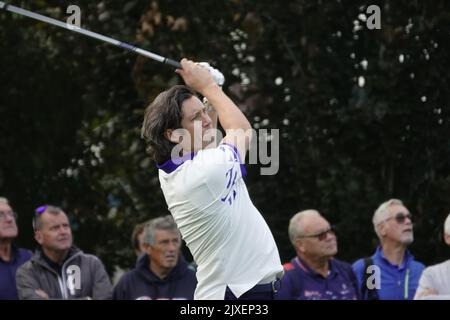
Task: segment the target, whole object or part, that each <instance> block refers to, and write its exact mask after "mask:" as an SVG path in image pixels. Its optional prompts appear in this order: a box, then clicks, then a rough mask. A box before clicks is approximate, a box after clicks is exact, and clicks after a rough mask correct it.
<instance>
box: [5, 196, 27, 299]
mask: <svg viewBox="0 0 450 320" xmlns="http://www.w3.org/2000/svg"><path fill="white" fill-rule="evenodd" d="M17 234H18V229H17V223H16V213H15V212H14V211H13V210H12V208H11V206H10V205H9V201H8V199H6V198H3V197H0V300H17V299H18V295H17V289H16V272H17V269H18V268H19V267H20V266H21V265H22V264H24V263H25V262H27V261H28V260H30V258H31V255H32V253H31V251H29V250H25V249H22V248H18V247H17V246H16V245H15V244H14V240H15V239H16V238H17Z"/></svg>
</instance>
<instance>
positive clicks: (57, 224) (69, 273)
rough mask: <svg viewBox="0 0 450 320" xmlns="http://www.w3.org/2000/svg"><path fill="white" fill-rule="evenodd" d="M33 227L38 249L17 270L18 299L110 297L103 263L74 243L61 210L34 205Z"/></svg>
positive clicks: (109, 286) (109, 283) (66, 219)
mask: <svg viewBox="0 0 450 320" xmlns="http://www.w3.org/2000/svg"><path fill="white" fill-rule="evenodd" d="M33 228H34V238H35V239H36V241H37V242H38V243H39V248H38V249H37V250H36V252H35V253H34V255H33V257H32V258H31V260H30V261H28V262H27V263H25V264H24V265H22V266H21V267H20V268H19V270H18V271H17V277H16V279H17V291H18V293H19V298H20V299H23V300H35V299H99V300H102V299H110V298H111V296H112V286H111V282H110V280H109V278H108V275H107V274H106V271H105V268H104V266H103V264H102V262H101V261H100V260H99V259H98V258H97V257H96V256H93V255H89V254H85V253H83V252H82V251H81V250H79V249H78V248H76V247H75V246H73V244H72V231H71V228H70V224H69V219H68V218H67V215H66V214H65V213H64V211H63V210H61V209H60V208H58V207H54V206H50V205H45V206H42V207H39V208H37V209H36V213H35V217H34V220H33Z"/></svg>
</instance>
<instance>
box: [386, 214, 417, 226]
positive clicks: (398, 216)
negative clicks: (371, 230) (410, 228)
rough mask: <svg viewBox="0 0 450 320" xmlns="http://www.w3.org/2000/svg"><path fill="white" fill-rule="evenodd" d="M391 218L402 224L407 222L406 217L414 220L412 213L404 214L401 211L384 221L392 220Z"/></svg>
mask: <svg viewBox="0 0 450 320" xmlns="http://www.w3.org/2000/svg"><path fill="white" fill-rule="evenodd" d="M391 219H395V221H396V222H397V223H398V224H402V223H405V221H406V219H409V221H411V222H412V215H411V213H407V214H404V213H402V212H399V213H397V214H396V215H395V216H393V217H390V218H387V219H386V220H384V221H388V220H391Z"/></svg>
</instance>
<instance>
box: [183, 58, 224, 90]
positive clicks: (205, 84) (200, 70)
mask: <svg viewBox="0 0 450 320" xmlns="http://www.w3.org/2000/svg"><path fill="white" fill-rule="evenodd" d="M181 66H182V67H183V69H177V70H175V72H176V73H178V74H179V75H180V76H181V77H182V78H183V80H184V82H185V83H186V85H187V86H189V87H191V88H192V89H194V90H195V91H197V92H199V93H201V94H202V95H205V92H206V91H207V90H208V89H209V88H213V87H217V88H219V86H218V84H217V83H216V81H214V78H213V76H212V75H211V73H210V72H209V71H208V69H206V68H205V67H202V66H200V65H198V64H197V63H195V62H194V61H191V60H187V59H183V60H181Z"/></svg>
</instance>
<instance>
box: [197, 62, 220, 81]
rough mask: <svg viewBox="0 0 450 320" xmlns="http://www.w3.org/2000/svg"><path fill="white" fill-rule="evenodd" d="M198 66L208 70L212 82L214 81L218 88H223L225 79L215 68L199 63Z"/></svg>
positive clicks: (206, 63)
mask: <svg viewBox="0 0 450 320" xmlns="http://www.w3.org/2000/svg"><path fill="white" fill-rule="evenodd" d="M198 65H199V66H202V67H204V68H206V69H208V71H209V72H210V73H211V75H212V76H213V78H214V81H216V83H217V84H218V85H219V86H220V87H221V86H223V84H224V83H225V77H224V76H223V74H222V72H220V71H219V70H217V69H216V68H213V67H211V66H210V65H209V63H208V62H199V63H198Z"/></svg>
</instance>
